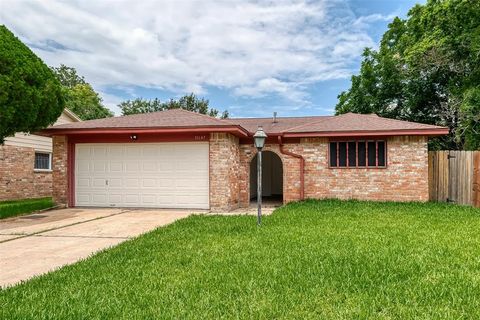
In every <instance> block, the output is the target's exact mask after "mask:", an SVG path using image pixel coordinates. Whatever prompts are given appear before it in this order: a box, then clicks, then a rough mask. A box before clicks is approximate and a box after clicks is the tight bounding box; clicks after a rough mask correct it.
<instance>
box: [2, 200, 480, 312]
mask: <svg viewBox="0 0 480 320" xmlns="http://www.w3.org/2000/svg"><path fill="white" fill-rule="evenodd" d="M255 219H256V218H255V217H253V216H192V217H189V218H187V219H184V220H180V221H177V222H176V223H174V224H172V225H170V226H167V227H164V228H160V229H157V230H155V231H153V232H151V233H148V234H146V235H144V236H142V237H139V238H137V239H135V240H132V241H129V242H125V243H123V244H121V245H119V246H117V247H115V248H113V249H110V250H107V251H104V252H102V253H100V254H97V255H95V256H94V257H92V258H89V259H87V260H85V261H82V262H80V263H77V264H75V265H71V266H67V267H65V268H62V269H60V270H59V271H56V272H53V273H50V274H47V275H45V276H41V277H39V278H36V279H33V280H31V281H28V282H26V283H23V284H20V285H18V286H15V287H11V288H7V289H5V290H3V291H0V313H1V315H0V318H4V319H29V318H42V319H79V318H82V319H112V318H113V319H140V318H161V319H185V318H197V319H209V318H241V319H281V318H283V319H306V318H310V319H312V318H315V319H318V318H320V319H322V318H323V319H351V318H356V319H366V318H374V319H416V318H421V319H432V318H433V319H459V318H461V319H466V318H471V319H479V318H480V210H478V209H473V208H468V207H460V206H453V205H443V204H433V203H427V204H418V203H406V204H400V203H371V202H358V201H333V200H326V201H306V202H303V203H293V204H290V205H287V206H285V207H283V208H280V209H278V210H276V211H275V213H274V214H273V215H272V216H269V217H265V218H264V220H263V226H262V227H260V228H258V227H257V226H256V225H255V223H256V220H255ZM26 260H27V261H28V257H26Z"/></svg>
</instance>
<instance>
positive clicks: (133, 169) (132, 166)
mask: <svg viewBox="0 0 480 320" xmlns="http://www.w3.org/2000/svg"><path fill="white" fill-rule="evenodd" d="M125 171H126V172H128V173H138V172H140V161H137V160H127V161H125Z"/></svg>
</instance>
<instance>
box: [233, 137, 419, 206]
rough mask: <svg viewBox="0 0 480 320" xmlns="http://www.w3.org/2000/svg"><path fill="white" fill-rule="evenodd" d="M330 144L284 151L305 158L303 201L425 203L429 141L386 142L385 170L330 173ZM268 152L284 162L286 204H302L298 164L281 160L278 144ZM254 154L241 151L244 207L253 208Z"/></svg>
mask: <svg viewBox="0 0 480 320" xmlns="http://www.w3.org/2000/svg"><path fill="white" fill-rule="evenodd" d="M327 148H328V139H325V138H304V139H301V141H300V143H297V144H285V145H284V149H285V150H288V151H291V152H293V153H297V154H300V155H302V156H303V157H304V159H305V198H317V199H321V198H339V199H361V200H385V201H388V200H391V201H427V200H428V152H427V138H426V137H418V136H411V137H392V138H389V139H387V148H388V149H387V164H388V165H387V168H385V169H330V168H328V162H327V154H328V153H327ZM265 150H268V151H273V152H275V153H277V154H278V155H279V156H280V158H281V159H282V162H283V179H284V180H283V181H284V187H283V197H284V202H285V203H286V202H290V201H294V200H298V199H300V176H299V171H300V160H298V159H296V158H293V157H291V156H287V155H283V154H281V153H280V151H279V147H278V145H266V147H265ZM255 153H256V150H255V148H254V147H253V146H252V145H241V146H240V174H239V179H240V181H239V183H240V203H241V206H247V205H248V203H249V198H250V195H249V192H250V188H249V187H248V184H249V181H250V180H249V175H250V172H249V171H250V161H251V159H252V158H253V156H254V155H255Z"/></svg>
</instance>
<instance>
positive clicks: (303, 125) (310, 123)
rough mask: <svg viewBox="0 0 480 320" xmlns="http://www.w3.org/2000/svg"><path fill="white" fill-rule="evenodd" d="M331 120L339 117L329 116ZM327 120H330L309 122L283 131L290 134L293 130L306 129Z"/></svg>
mask: <svg viewBox="0 0 480 320" xmlns="http://www.w3.org/2000/svg"><path fill="white" fill-rule="evenodd" d="M328 117H329V118H331V117H334V118H335V117H338V116H335V115H334V116H328ZM325 120H328V118H324V119H320V120H316V121H312V122H307V123H304V124H301V125H299V126H295V127H291V128H288V129H287V130H283V131H282V132H289V131H291V130H295V129H298V128H302V127H305V126H309V125H312V124H317V123H320V122H323V121H325Z"/></svg>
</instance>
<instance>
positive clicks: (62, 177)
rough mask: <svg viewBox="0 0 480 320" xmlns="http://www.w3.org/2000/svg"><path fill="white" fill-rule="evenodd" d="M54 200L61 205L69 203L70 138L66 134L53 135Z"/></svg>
mask: <svg viewBox="0 0 480 320" xmlns="http://www.w3.org/2000/svg"><path fill="white" fill-rule="evenodd" d="M52 167H53V201H54V202H55V203H56V204H59V205H65V206H66V205H67V204H68V139H67V137H66V136H54V137H53V159H52Z"/></svg>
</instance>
